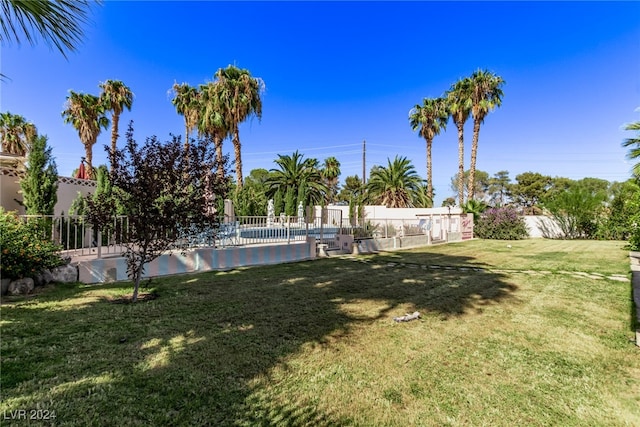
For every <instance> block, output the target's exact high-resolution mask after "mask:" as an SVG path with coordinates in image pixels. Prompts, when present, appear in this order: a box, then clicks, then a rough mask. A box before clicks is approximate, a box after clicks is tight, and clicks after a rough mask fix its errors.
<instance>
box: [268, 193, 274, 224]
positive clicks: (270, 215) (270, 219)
mask: <svg viewBox="0 0 640 427" xmlns="http://www.w3.org/2000/svg"><path fill="white" fill-rule="evenodd" d="M275 217H276V211H275V208H274V207H273V199H269V203H268V204H267V226H268V227H271V226H272V225H273V220H274V219H275Z"/></svg>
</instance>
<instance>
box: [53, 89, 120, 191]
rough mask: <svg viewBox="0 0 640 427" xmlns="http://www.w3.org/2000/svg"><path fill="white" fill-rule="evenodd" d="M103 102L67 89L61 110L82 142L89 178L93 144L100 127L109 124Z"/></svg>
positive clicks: (90, 176)
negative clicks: (64, 105) (67, 92)
mask: <svg viewBox="0 0 640 427" xmlns="http://www.w3.org/2000/svg"><path fill="white" fill-rule="evenodd" d="M105 114H106V110H105V108H104V104H103V103H102V102H101V101H100V98H98V97H97V96H94V95H90V94H87V93H76V92H74V91H72V90H71V91H69V96H67V102H66V109H65V110H64V111H63V112H62V117H63V118H64V122H65V123H71V124H72V125H73V127H74V128H75V129H76V130H77V131H78V136H79V137H80V141H81V142H82V143H83V144H84V150H85V160H86V162H87V166H88V170H87V173H88V176H89V179H93V163H92V161H93V146H94V144H95V143H96V142H97V141H98V135H100V132H101V131H102V129H103V128H104V129H106V128H107V127H108V126H109V119H107V116H106V115H105Z"/></svg>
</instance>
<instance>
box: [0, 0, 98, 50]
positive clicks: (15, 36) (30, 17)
mask: <svg viewBox="0 0 640 427" xmlns="http://www.w3.org/2000/svg"><path fill="white" fill-rule="evenodd" d="M100 3H101V2H100V1H97V2H95V1H90V0H56V1H17V0H9V1H2V2H0V26H1V27H2V34H0V42H2V44H4V43H5V42H7V41H8V42H11V41H12V40H14V41H15V42H16V43H18V44H20V39H21V35H20V34H19V33H22V34H23V35H24V37H25V38H26V39H27V41H28V42H29V43H30V44H31V45H34V44H35V42H36V34H39V35H40V37H42V38H43V39H44V41H45V42H46V43H47V44H49V45H50V46H51V45H53V46H55V47H56V48H57V49H58V50H59V51H60V53H62V55H63V56H64V57H65V58H66V57H67V54H66V50H69V51H74V50H75V48H76V45H77V44H79V43H80V41H81V40H82V28H81V27H82V25H83V24H86V23H87V22H88V21H89V19H88V15H89V10H90V9H91V6H92V5H94V4H100Z"/></svg>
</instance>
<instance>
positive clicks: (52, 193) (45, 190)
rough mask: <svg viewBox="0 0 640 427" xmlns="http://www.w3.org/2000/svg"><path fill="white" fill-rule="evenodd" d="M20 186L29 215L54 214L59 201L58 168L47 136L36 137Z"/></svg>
mask: <svg viewBox="0 0 640 427" xmlns="http://www.w3.org/2000/svg"><path fill="white" fill-rule="evenodd" d="M20 188H21V189H22V197H23V204H24V207H25V210H26V213H27V215H53V213H54V212H53V209H54V207H55V205H56V202H57V201H58V194H57V193H58V169H57V167H56V162H55V160H54V158H53V156H52V155H51V147H48V146H47V137H46V136H37V137H36V138H34V140H33V144H32V145H31V150H30V151H29V155H28V157H27V168H26V174H25V177H24V179H22V181H20Z"/></svg>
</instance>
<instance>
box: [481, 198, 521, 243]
mask: <svg viewBox="0 0 640 427" xmlns="http://www.w3.org/2000/svg"><path fill="white" fill-rule="evenodd" d="M474 233H475V235H476V237H479V238H481V239H495V240H518V239H526V238H527V237H529V230H528V229H527V225H526V224H525V222H524V218H523V217H522V216H520V215H519V214H518V212H516V210H515V209H514V208H512V207H508V206H507V207H504V208H491V209H488V210H486V211H485V212H484V213H483V214H482V216H481V217H480V219H479V220H478V223H477V224H476V225H475V227H474Z"/></svg>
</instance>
